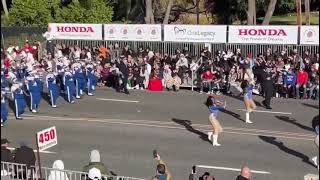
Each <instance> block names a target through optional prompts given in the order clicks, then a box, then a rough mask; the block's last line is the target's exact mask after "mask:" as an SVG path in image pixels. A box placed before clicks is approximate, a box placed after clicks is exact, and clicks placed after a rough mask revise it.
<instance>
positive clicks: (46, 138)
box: [39, 129, 56, 143]
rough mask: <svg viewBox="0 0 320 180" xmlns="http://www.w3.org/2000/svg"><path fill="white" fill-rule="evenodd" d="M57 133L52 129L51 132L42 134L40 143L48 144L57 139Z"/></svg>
mask: <svg viewBox="0 0 320 180" xmlns="http://www.w3.org/2000/svg"><path fill="white" fill-rule="evenodd" d="M55 136H56V135H55V132H54V129H51V130H50V131H47V132H44V133H42V134H40V136H39V142H40V143H44V142H47V141H49V140H51V139H54V138H55Z"/></svg>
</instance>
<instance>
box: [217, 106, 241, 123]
mask: <svg viewBox="0 0 320 180" xmlns="http://www.w3.org/2000/svg"><path fill="white" fill-rule="evenodd" d="M220 111H221V112H223V113H226V114H228V115H230V116H232V117H234V118H236V119H238V120H239V121H242V122H244V121H245V120H243V119H241V117H240V114H237V113H234V112H232V111H229V110H227V109H222V110H220Z"/></svg>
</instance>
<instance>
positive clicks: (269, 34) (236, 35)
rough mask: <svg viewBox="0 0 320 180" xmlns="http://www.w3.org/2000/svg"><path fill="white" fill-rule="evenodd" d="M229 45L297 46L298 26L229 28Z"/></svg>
mask: <svg viewBox="0 0 320 180" xmlns="http://www.w3.org/2000/svg"><path fill="white" fill-rule="evenodd" d="M228 37H229V43H241V44H297V43H298V26H229V36H228Z"/></svg>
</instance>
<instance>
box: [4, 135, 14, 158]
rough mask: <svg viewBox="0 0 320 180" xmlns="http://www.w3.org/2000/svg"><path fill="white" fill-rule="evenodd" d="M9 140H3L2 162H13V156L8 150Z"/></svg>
mask: <svg viewBox="0 0 320 180" xmlns="http://www.w3.org/2000/svg"><path fill="white" fill-rule="evenodd" d="M9 143H10V142H9V141H8V139H1V162H13V155H12V153H11V151H10V150H9V149H8V147H9Z"/></svg>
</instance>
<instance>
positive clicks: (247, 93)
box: [241, 80, 256, 124]
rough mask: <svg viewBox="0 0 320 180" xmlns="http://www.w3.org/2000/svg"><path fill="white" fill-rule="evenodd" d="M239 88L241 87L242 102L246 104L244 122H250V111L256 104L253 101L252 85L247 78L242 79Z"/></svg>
mask: <svg viewBox="0 0 320 180" xmlns="http://www.w3.org/2000/svg"><path fill="white" fill-rule="evenodd" d="M241 88H242V89H243V93H244V98H243V100H244V104H245V106H246V110H247V112H246V123H249V124H251V123H252V121H250V113H251V112H252V111H253V110H255V109H256V104H255V103H254V101H253V95H252V91H253V85H252V84H250V83H249V82H248V81H247V80H244V81H242V83H241Z"/></svg>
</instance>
